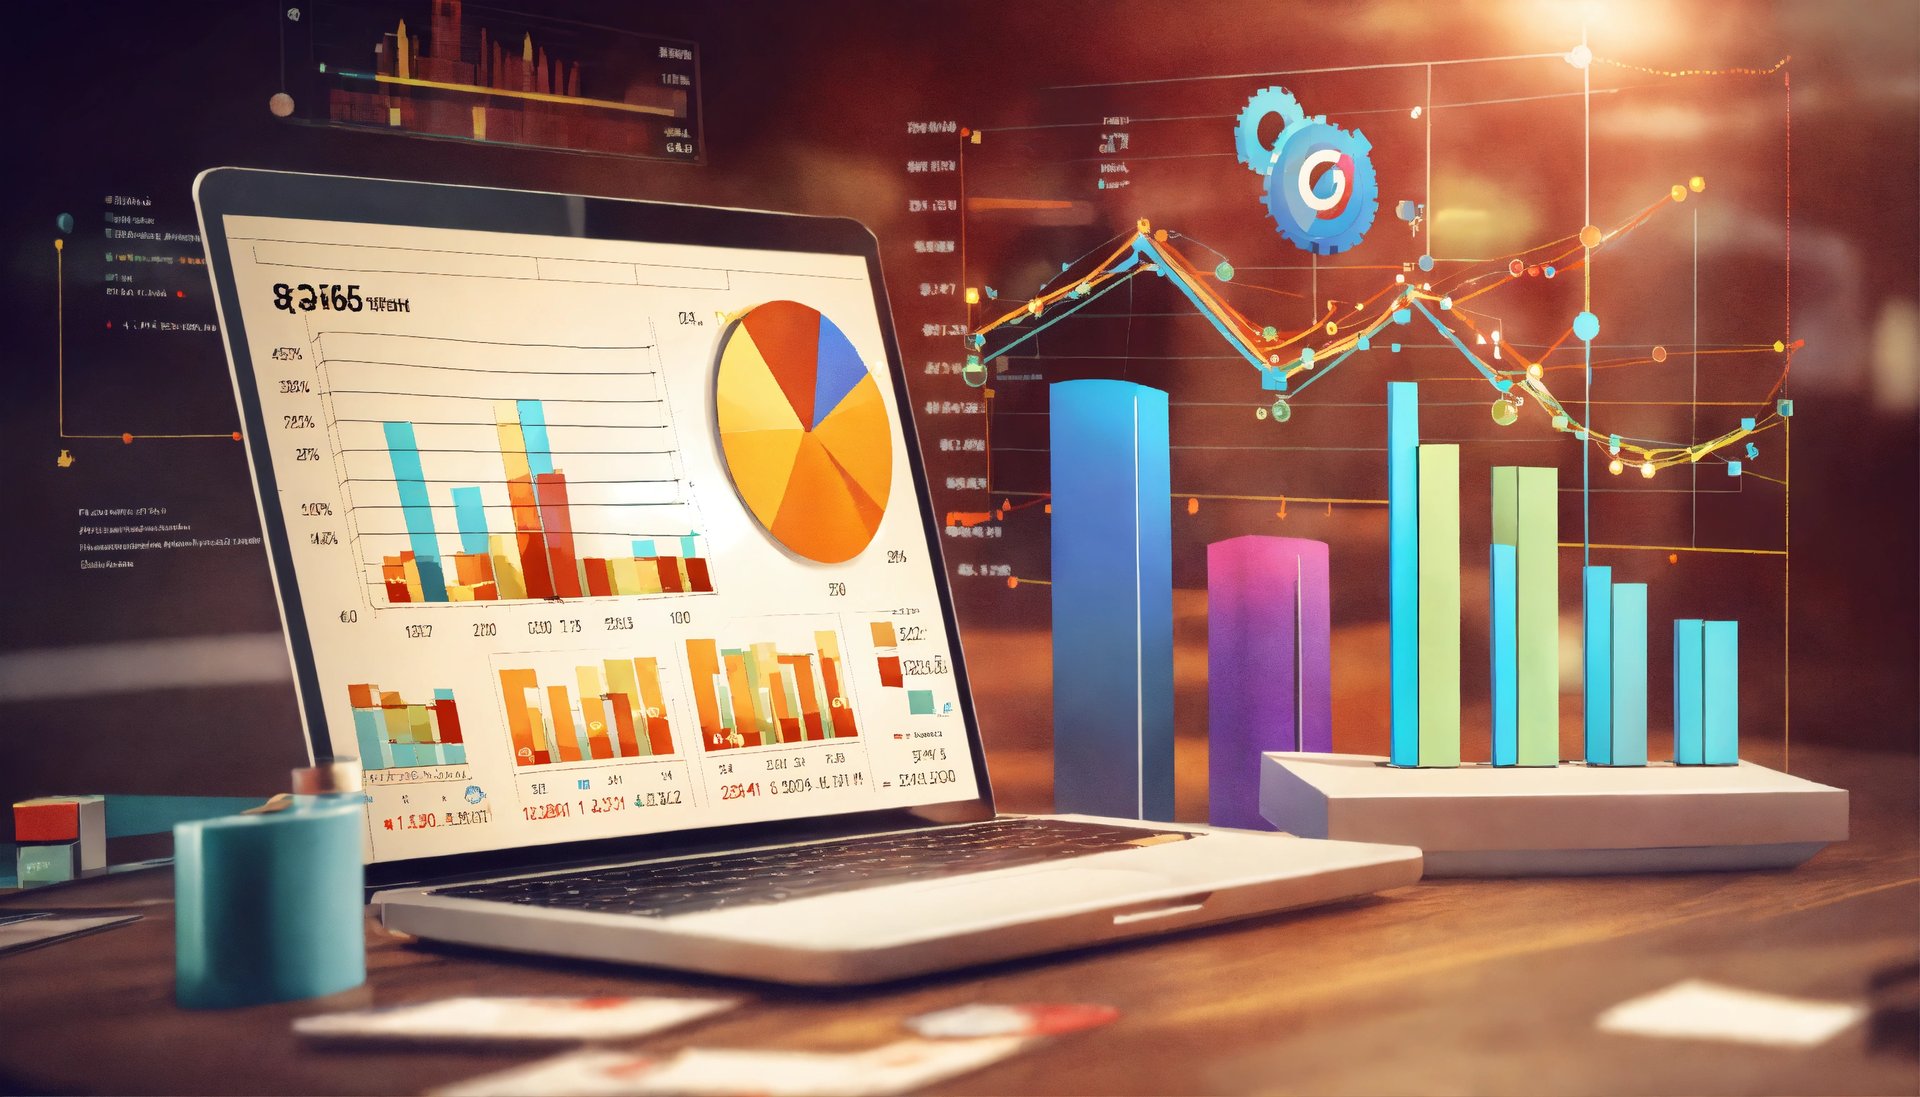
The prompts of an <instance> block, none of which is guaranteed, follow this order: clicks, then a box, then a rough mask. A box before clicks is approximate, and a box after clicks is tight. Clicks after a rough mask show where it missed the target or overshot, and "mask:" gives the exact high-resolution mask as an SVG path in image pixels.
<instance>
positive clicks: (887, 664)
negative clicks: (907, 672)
mask: <svg viewBox="0 0 1920 1097" xmlns="http://www.w3.org/2000/svg"><path fill="white" fill-rule="evenodd" d="M878 661H879V664H880V684H881V685H883V686H891V687H893V688H895V689H899V688H900V687H902V686H904V685H906V684H907V680H906V678H904V677H903V676H902V675H901V673H900V657H899V656H898V655H882V656H881V657H880V658H879V660H878Z"/></svg>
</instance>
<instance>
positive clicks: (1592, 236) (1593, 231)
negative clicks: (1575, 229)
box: [1580, 225, 1606, 251]
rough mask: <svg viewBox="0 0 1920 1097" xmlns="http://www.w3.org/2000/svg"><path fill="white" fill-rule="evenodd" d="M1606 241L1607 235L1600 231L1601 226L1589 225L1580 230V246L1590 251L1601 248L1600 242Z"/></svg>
mask: <svg viewBox="0 0 1920 1097" xmlns="http://www.w3.org/2000/svg"><path fill="white" fill-rule="evenodd" d="M1604 239H1606V234H1605V233H1603V232H1601V231H1600V226H1599V225H1588V226H1587V227H1586V228H1583V229H1581V230H1580V246H1581V247H1583V248H1586V249H1587V250H1589V251H1591V250H1593V249H1594V248H1597V247H1599V246H1600V241H1602V240H1604Z"/></svg>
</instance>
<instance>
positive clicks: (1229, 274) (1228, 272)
mask: <svg viewBox="0 0 1920 1097" xmlns="http://www.w3.org/2000/svg"><path fill="white" fill-rule="evenodd" d="M1213 276H1214V277H1215V278H1218V279H1220V280H1221V281H1222V282H1231V281H1233V264H1232V263H1229V262H1226V261H1225V260H1222V261H1221V263H1220V265H1219V266H1217V267H1215V268H1213Z"/></svg>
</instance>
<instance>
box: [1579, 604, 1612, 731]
mask: <svg viewBox="0 0 1920 1097" xmlns="http://www.w3.org/2000/svg"><path fill="white" fill-rule="evenodd" d="M1580 594H1581V597H1580V607H1581V609H1580V613H1581V629H1582V637H1581V639H1582V643H1581V664H1582V666H1583V668H1584V670H1585V675H1584V678H1583V684H1582V686H1581V689H1580V696H1581V714H1582V717H1583V718H1584V720H1585V727H1586V745H1587V751H1586V757H1587V764H1588V765H1590V766H1604V765H1609V764H1611V763H1612V762H1613V676H1612V674H1611V673H1610V672H1611V671H1612V669H1613V569H1612V568H1609V567H1591V566H1589V567H1585V568H1582V569H1581V570H1580Z"/></svg>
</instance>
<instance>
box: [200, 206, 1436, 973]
mask: <svg viewBox="0 0 1920 1097" xmlns="http://www.w3.org/2000/svg"><path fill="white" fill-rule="evenodd" d="M195 197H196V201H197V203H198V205H199V210H200V222H201V230H202V233H203V236H204V239H205V241H206V248H207V255H208V260H209V263H210V265H211V267H212V272H213V279H214V285H215V288H216V291H217V298H218V305H219V313H220V321H221V327H222V330H223V332H224V335H225V339H226V344H227V350H228V355H229V358H230V361H231V365H232V369H233V380H234V389H235V392H236V395H237V398H238V400H239V405H240V410H241V414H242V417H243V422H244V427H245V441H246V446H247V453H248V456H249V458H250V463H251V468H252V472H253V476H254V485H255V489H256V492H257V494H258V496H259V499H260V514H261V521H262V524H263V527H264V529H265V533H266V544H267V546H268V550H269V558H270V561H271V565H272V569H273V576H274V580H275V585H276V588H277V590H278V594H279V598H280V608H281V615H282V619H283V621H284V624H285V627H286V634H287V644H288V649H289V652H290V654H291V657H292V660H293V665H294V668H295V682H296V685H297V688H298V690H299V702H300V711H301V713H302V716H303V718H304V721H305V725H306V730H307V734H308V737H309V740H310V744H311V748H312V752H313V754H314V756H315V757H316V758H317V759H328V758H341V757H348V756H357V757H358V758H360V759H361V762H362V765H363V767H364V770H365V782H366V793H367V809H366V810H367V829H366V848H365V853H366V862H367V876H368V882H369V886H370V887H371V888H373V889H374V890H375V892H376V894H375V895H374V901H375V903H376V904H378V906H379V909H380V912H381V916H382V918H383V919H384V920H385V924H386V925H387V926H389V927H391V928H393V929H396V930H401V931H404V932H406V933H410V934H414V935H417V936H419V937H422V938H426V939H430V940H436V941H450V942H460V943H464V944H469V945H479V946H484V947H491V948H499V949H508V950H513V951H517V952H527V953H544V954H551V955H559V956H575V957H586V958H591V959H597V960H615V961H626V962H632V963H637V964H650V965H657V966H661V967H669V968H679V969H686V970H693V971H701V972H712V973H717V974H724V975H734V976H745V977H750V978H756V979H765V980H774V981H780V982H791V983H821V984H828V983H860V982H872V981H877V980H884V979H891V978H896V977H900V976H905V975H910V974H915V973H919V972H926V971H931V970H937V969H944V968H951V967H958V966H962V965H966V964H973V963H979V962H983V961H988V960H997V959H1002V958H1006V957H1013V956H1021V955H1028V954H1033V953H1040V952H1047V951H1051V950H1057V949H1065V948H1074V947H1079V946H1084V945H1089V944H1093V943H1096V942H1102V941H1110V940H1116V939H1120V938H1127V937H1137V936H1141V935H1145V934H1153V933H1162V932H1166V931H1168V930H1174V929H1183V928H1187V927H1191V926H1198V925H1204V924H1209V923H1216V922H1222V921H1226V920H1229V919H1235V918H1245V917H1248V916H1250V915H1257V914H1262V913H1265V912H1270V911H1276V910H1282V909H1287V908H1292V907H1299V906H1305V905H1309V904H1316V903H1324V902H1328V901H1332V900H1336V899H1341V898H1346V897H1350V896H1355V895H1360V894H1363V893H1367V892H1371V891H1375V890H1379V889H1383V888H1388V887H1394V886H1398V885H1402V884H1407V883H1411V882H1413V881H1414V880H1416V879H1418V877H1419V875H1420V854H1419V851H1417V850H1414V849H1411V848H1407V847H1399V846H1383V845H1368V844H1360V843H1349V842H1328V841H1310V840H1306V839H1298V838H1291V837H1286V836H1280V835H1269V834H1256V833H1249V832H1233V831H1216V830H1209V829H1207V828H1204V827H1196V826H1184V825H1176V824H1170V823H1141V822H1134V821H1123V820H1109V819H1089V818H1078V817H1007V816H997V815H996V814H995V811H994V806H993V796H992V792H991V790H990V788H989V786H988V783H987V770H986V762H985V757H984V753H983V751H982V748H981V741H980V734H979V729H978V727H977V726H976V724H975V718H974V711H973V705H972V702H971V699H970V696H969V693H968V686H967V670H966V661H965V658H964V656H963V652H962V648H961V644H960V637H959V634H958V632H957V630H956V626H955V617H954V612H953V606H952V600H951V596H950V594H949V592H948V589H947V583H946V578H945V576H946V571H945V568H944V567H943V566H942V563H941V555H940V554H941V539H940V535H939V526H938V523H937V521H936V519H935V516H934V511H933V508H932V504H931V501H930V499H929V495H928V490H927V483H926V476H925V473H924V471H923V469H922V467H921V459H920V448H919V444H918V442H917V441H916V439H915V437H914V425H913V417H912V415H911V414H910V413H909V412H908V410H907V409H908V408H909V406H910V401H909V395H908V389H907V385H906V380H905V376H904V373H903V371H902V369H901V365H900V355H899V351H898V348H897V347H896V345H895V341H894V334H893V329H892V324H891V320H890V317H889V312H888V307H887V301H886V292H885V289H884V286H883V283H882V280H881V276H880V266H879V258H878V252H877V249H876V243H875V240H874V237H873V235H872V234H871V233H869V232H868V231H867V230H866V229H865V228H864V227H862V226H861V225H860V224H858V223H856V222H853V221H848V220H835V219H826V218H815V217H797V216H789V215H784V214H775V213H760V212H751V211H744V210H730V209H711V208H702V207H689V206H671V205H660V204H653V203H644V202H630V201H618V200H613V199H606V198H587V197H580V196H575V195H564V194H548V193H531V192H523V191H510V190H494V189H485V188H477V187H455V186H440V185H428V184H421V183H406V182H393V181H385V180H370V179H349V178H337V177H328V176H319V175H298V174H289V173H279V172H264V171H249V170H239V169H225V168H223V169H218V170H214V171H209V172H206V173H204V174H203V175H201V176H200V178H199V180H198V181H197V183H196V187H195Z"/></svg>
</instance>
